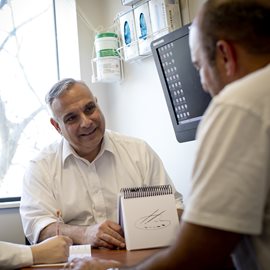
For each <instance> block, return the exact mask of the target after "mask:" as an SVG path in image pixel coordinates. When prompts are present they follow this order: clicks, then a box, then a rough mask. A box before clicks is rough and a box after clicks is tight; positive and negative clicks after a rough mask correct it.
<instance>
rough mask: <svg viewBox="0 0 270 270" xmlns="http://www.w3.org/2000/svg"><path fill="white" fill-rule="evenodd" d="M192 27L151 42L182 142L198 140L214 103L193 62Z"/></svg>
mask: <svg viewBox="0 0 270 270" xmlns="http://www.w3.org/2000/svg"><path fill="white" fill-rule="evenodd" d="M189 28H190V24H188V25H185V26H183V27H182V28H180V29H177V30H175V31H173V32H170V33H168V34H166V35H164V36H162V37H160V38H158V39H156V40H154V41H152V43H151V50H152V53H153V57H154V61H155V65H156V68H157V71H158V74H159V78H160V82H161V85H162V89H163V92H164V95H165V99H166V103H167V106H168V109H169V113H170V117H171V121H172V124H173V128H174V131H175V135H176V138H177V140H178V142H186V141H192V140H194V139H195V135H196V130H197V126H198V124H199V122H200V120H201V118H202V115H203V113H204V112H205V109H206V108H207V106H208V104H209V102H210V100H211V97H210V95H209V94H207V93H206V92H205V91H204V90H203V89H202V86H201V83H200V77H199V73H198V71H197V70H196V69H195V68H194V66H193V64H192V62H191V56H190V49H189V41H188V36H189Z"/></svg>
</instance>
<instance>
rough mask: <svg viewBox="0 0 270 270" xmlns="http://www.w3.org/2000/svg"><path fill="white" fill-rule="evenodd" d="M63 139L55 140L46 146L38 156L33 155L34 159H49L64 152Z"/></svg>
mask: <svg viewBox="0 0 270 270" xmlns="http://www.w3.org/2000/svg"><path fill="white" fill-rule="evenodd" d="M62 148H63V141H62V140H60V141H54V142H52V143H51V144H49V145H47V146H45V147H44V148H43V149H42V150H41V151H40V152H39V153H38V154H37V155H36V156H34V157H33V159H32V160H33V161H40V160H48V159H52V158H55V156H57V155H58V154H59V152H62Z"/></svg>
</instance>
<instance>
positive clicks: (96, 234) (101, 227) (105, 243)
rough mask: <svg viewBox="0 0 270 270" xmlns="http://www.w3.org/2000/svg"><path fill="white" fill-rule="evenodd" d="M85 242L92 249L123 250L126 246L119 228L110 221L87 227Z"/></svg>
mask: <svg viewBox="0 0 270 270" xmlns="http://www.w3.org/2000/svg"><path fill="white" fill-rule="evenodd" d="M85 241H86V242H87V243H91V245H92V246H94V247H105V248H109V249H114V248H124V247H125V246H126V245H125V239H124V237H123V231H122V228H121V226H120V225H118V224H117V223H115V222H113V221H110V220H106V221H105V222H103V223H100V224H96V225H93V226H89V227H88V228H87V229H86V230H85Z"/></svg>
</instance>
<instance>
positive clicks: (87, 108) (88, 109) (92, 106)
mask: <svg viewBox="0 0 270 270" xmlns="http://www.w3.org/2000/svg"><path fill="white" fill-rule="evenodd" d="M95 108H96V106H95V105H91V106H87V107H86V108H85V113H88V114H89V113H92V112H93V111H94V110H95Z"/></svg>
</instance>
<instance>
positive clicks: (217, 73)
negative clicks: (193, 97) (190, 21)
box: [189, 25, 225, 96]
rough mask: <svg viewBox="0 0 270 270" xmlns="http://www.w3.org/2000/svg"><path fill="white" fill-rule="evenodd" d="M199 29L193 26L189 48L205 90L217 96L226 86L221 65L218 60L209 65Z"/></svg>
mask: <svg viewBox="0 0 270 270" xmlns="http://www.w3.org/2000/svg"><path fill="white" fill-rule="evenodd" d="M199 35H200V34H199V32H198V28H197V26H196V25H193V26H192V27H191V30H190V35H189V46H190V51H191V59H192V62H193V65H194V66H195V68H196V69H197V70H198V71H199V73H200V79H201V84H202V87H203V89H204V90H205V91H206V92H209V93H210V95H211V96H215V95H217V94H218V93H219V92H220V91H221V90H222V89H223V87H224V86H225V85H224V83H223V80H222V72H221V69H220V68H219V67H220V63H219V61H218V59H217V61H216V62H215V64H213V63H209V60H208V59H207V57H206V54H205V53H204V52H203V49H202V44H201V40H200V36H199Z"/></svg>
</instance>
